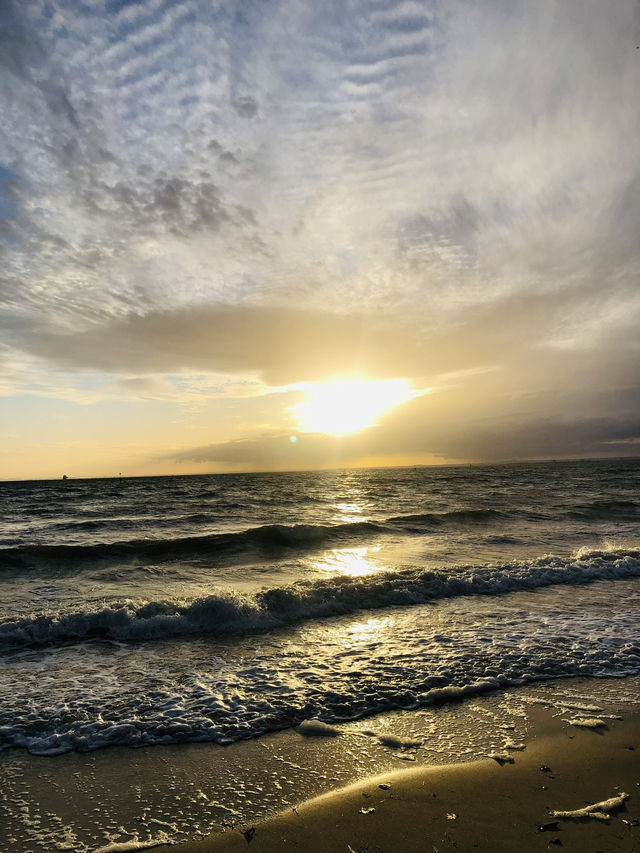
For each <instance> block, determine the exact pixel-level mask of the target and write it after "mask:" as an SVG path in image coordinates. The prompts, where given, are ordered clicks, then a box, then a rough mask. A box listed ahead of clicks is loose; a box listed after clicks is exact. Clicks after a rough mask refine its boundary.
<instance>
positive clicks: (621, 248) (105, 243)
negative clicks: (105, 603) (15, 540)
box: [0, 0, 640, 467]
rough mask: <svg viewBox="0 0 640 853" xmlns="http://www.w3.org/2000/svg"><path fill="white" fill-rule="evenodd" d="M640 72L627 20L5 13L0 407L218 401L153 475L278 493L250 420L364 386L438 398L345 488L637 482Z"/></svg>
mask: <svg viewBox="0 0 640 853" xmlns="http://www.w3.org/2000/svg"><path fill="white" fill-rule="evenodd" d="M639 44H640V6H639V4H638V3H637V2H636V0H613V2H611V3H602V2H600V0H565V2H550V0H541V2H528V0H527V2H524V0H515V2H513V0H511V1H510V2H507V0H503V2H500V0H491V1H490V2H486V3H482V4H476V3H471V2H458V0H451V2H446V3H445V2H422V0H420V1H419V0H400V2H378V1H377V0H376V2H359V0H352V2H338V0H336V2H327V3H311V2H307V0H304V2H303V0H298V2H294V0H266V2H263V3H254V2H242V0H236V2H215V0H212V2H204V0H139V2H122V0H117V2H116V0H59V1H58V2H52V1H51V0H28V2H20V0H5V2H3V3H2V4H0V114H1V115H2V130H3V133H2V135H0V249H1V251H2V259H3V262H2V266H1V268H0V335H1V339H2V348H1V350H0V352H1V353H2V363H1V364H0V382H1V387H2V391H3V394H4V395H5V397H4V402H3V403H2V405H3V407H4V406H5V405H6V407H7V411H10V412H11V413H13V412H14V411H17V410H18V409H19V408H20V406H21V405H22V403H21V400H22V399H23V398H24V397H25V396H28V395H33V394H38V395H41V396H42V397H43V399H53V398H55V397H56V396H59V397H60V398H61V399H65V400H67V401H69V404H70V405H80V404H82V403H83V402H90V403H91V405H93V406H96V405H98V406H99V405H101V403H102V402H104V401H113V400H114V399H122V400H124V401H128V402H129V403H131V405H133V404H134V402H133V401H135V400H137V401H138V402H137V405H144V400H145V399H146V397H145V395H148V394H149V393H150V389H160V391H158V393H160V394H165V397H166V398H167V399H170V400H171V403H172V405H174V406H175V407H176V408H177V409H179V408H180V407H181V406H183V405H188V406H190V407H193V406H194V394H195V392H196V391H194V389H196V390H197V388H201V386H202V382H203V379H202V377H203V376H207V375H211V376H212V377H213V376H215V377H218V378H219V377H221V376H226V377H227V378H228V379H227V381H228V382H229V383H231V384H233V383H234V382H236V381H237V382H238V383H240V385H239V386H238V387H240V386H241V387H242V388H243V390H242V393H241V394H239V396H238V407H239V409H238V411H240V410H242V417H240V416H239V420H240V422H241V425H240V426H238V423H237V422H236V421H234V422H232V421H231V420H230V421H229V424H228V428H226V432H225V429H223V427H222V425H223V419H222V414H221V415H220V419H219V429H218V431H217V433H216V440H215V441H214V442H213V445H209V444H207V442H206V441H205V442H201V443H200V444H196V445H194V449H192V450H190V449H189V440H188V438H187V437H185V438H184V439H183V440H182V441H181V440H180V437H179V435H178V434H177V433H176V434H174V435H172V437H171V440H170V441H169V439H167V442H168V445H167V454H168V455H170V456H171V457H172V458H174V459H177V460H178V461H179V462H186V461H192V462H197V461H199V460H200V461H202V462H205V461H220V462H222V463H225V464H227V463H229V464H231V462H233V464H236V462H237V464H238V465H241V464H242V465H244V464H246V465H257V466H260V467H264V466H265V465H268V459H269V458H270V454H273V458H274V459H275V458H276V457H277V456H278V453H279V452H280V451H277V452H276V450H275V448H276V447H279V448H280V447H281V446H282V445H281V443H279V442H280V436H281V435H284V434H286V432H287V429H288V424H287V423H286V418H284V416H283V418H282V419H281V421H280V422H279V421H278V418H277V407H278V406H280V408H282V407H283V405H284V404H285V402H286V401H288V400H289V396H288V395H287V394H285V393H282V392H281V391H279V392H278V393H277V394H274V395H273V397H272V402H271V409H270V411H269V412H268V417H267V415H266V414H265V413H264V412H262V411H261V414H260V418H258V416H257V414H255V415H254V414H253V413H252V411H251V408H250V403H249V402H248V400H250V398H251V396H252V393H253V394H255V395H256V397H257V396H260V397H261V398H264V395H265V394H268V392H269V389H270V388H274V389H275V388H282V386H287V385H291V384H294V383H304V382H312V381H316V380H319V379H322V378H325V377H327V376H330V375H333V374H337V373H340V372H352V371H360V372H361V373H363V374H365V375H368V376H370V377H373V378H387V377H407V378H409V379H411V380H412V381H413V382H414V383H415V385H416V387H427V386H428V387H430V388H432V393H431V394H429V395H428V396H426V397H421V398H419V399H417V400H414V401H413V402H411V403H407V404H405V405H404V406H402V407H400V408H399V409H397V410H395V411H394V412H391V413H389V414H388V415H387V416H386V417H385V418H384V419H383V421H382V423H381V425H380V426H379V427H378V428H375V429H373V430H369V431H367V432H365V433H362V434H361V435H360V436H358V437H352V438H350V439H348V440H343V441H342V442H341V447H342V450H341V451H340V454H341V455H340V459H347V460H348V459H355V458H368V457H372V456H380V457H384V456H388V455H392V454H394V453H399V452H401V453H402V454H404V455H406V454H411V453H414V454H416V456H419V455H420V454H423V455H428V454H435V455H441V456H443V457H444V458H448V459H456V458H460V459H482V458H487V459H488V458H507V457H509V458H513V457H528V456H542V455H549V456H561V455H565V454H566V455H568V454H580V455H589V454H591V453H598V454H599V453H604V452H620V453H624V452H635V451H636V450H637V447H638V445H637V444H636V443H635V440H636V439H638V437H639V436H640V426H639V423H638V422H639V420H640V405H639V398H638V387H640V369H639V365H640V358H639V341H640V339H639V338H638V334H637V328H638V322H639V321H640V286H639V284H640V282H639V276H640V241H639V240H638V234H640V153H639V152H640V144H639V142H640V111H638V108H637V92H638V91H640V49H638V45H639ZM216 382H217V383H218V384H217V385H216V388H218V387H221V386H220V382H218V380H216ZM242 383H244V385H243V384H242ZM252 383H253V385H252ZM214 384H215V383H214ZM223 385H224V383H223ZM229 387H230V385H229V386H228V385H224V388H223V390H222V392H220V393H221V394H222V395H223V396H224V397H225V399H226V400H228V398H229V394H230V393H232V392H230V391H229ZM252 387H253V389H254V390H253V392H252V391H251V388H252ZM167 388H171V389H172V390H171V393H169V392H168V391H167V390H166V389H167ZM162 389H165V390H162ZM247 389H249V390H247ZM198 393H200V392H198ZM216 393H218V392H217V391H216V390H215V389H214V390H212V392H211V394H212V396H213V397H214V398H215V395H216ZM137 394H138V397H137V396H136V395H137ZM167 395H168V396H167ZM263 403H264V400H263ZM256 405H257V404H256ZM261 405H263V404H261ZM80 409H82V406H80ZM225 412H227V409H225ZM120 416H121V417H126V416H127V415H126V413H124V414H123V412H121V413H120ZM225 417H226V415H225ZM254 419H255V423H253V420H254ZM265 421H268V426H265ZM76 422H77V428H78V431H79V434H80V433H81V432H82V418H81V417H80V416H78V418H77V421H76ZM252 423H253V426H252ZM274 442H275V443H274ZM314 442H315V443H314ZM301 444H302V443H301ZM312 444H313V448H314V449H312ZM169 445H170V446H169ZM176 446H182V447H183V448H185V449H184V450H180V451H174V450H172V448H174V447H176ZM334 446H335V441H333V440H329V439H325V438H322V437H318V438H317V440H316V439H314V441H313V442H312V441H311V440H309V441H308V442H307V447H308V455H307V456H306V457H305V456H304V448H302V447H296V448H295V452H296V453H298V457H299V462H300V464H301V465H304V463H305V459H306V461H307V463H308V464H309V465H315V464H323V463H322V459H324V458H325V457H326V456H327V455H331V453H335V452H336V451H335V447H334ZM331 447H334V449H333V450H331ZM344 448H347V450H345V449H344ZM399 448H400V449H401V450H399ZM287 452H288V453H291V452H293V449H292V448H288V449H287ZM265 460H267V461H265ZM230 461H231V462H230ZM285 462H286V460H285ZM285 462H283V464H285Z"/></svg>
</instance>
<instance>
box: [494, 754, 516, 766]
mask: <svg viewBox="0 0 640 853" xmlns="http://www.w3.org/2000/svg"><path fill="white" fill-rule="evenodd" d="M489 758H493V760H494V761H497V762H498V764H499V765H500V766H502V765H503V764H515V759H514V757H513V756H512V755H509V753H508V752H492V753H490V754H489Z"/></svg>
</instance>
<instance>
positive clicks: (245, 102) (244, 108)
mask: <svg viewBox="0 0 640 853" xmlns="http://www.w3.org/2000/svg"><path fill="white" fill-rule="evenodd" d="M232 104H233V108H234V110H235V111H236V112H237V113H238V115H239V116H242V118H253V117H254V116H255V114H256V113H257V112H258V104H257V102H256V101H255V100H254V99H253V98H252V97H251V95H244V96H243V97H241V98H236V99H235V101H232Z"/></svg>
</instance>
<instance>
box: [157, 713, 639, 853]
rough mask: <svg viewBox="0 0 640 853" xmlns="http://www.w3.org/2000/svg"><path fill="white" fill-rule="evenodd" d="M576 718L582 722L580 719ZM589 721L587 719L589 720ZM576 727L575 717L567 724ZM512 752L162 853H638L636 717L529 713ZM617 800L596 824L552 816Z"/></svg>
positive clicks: (344, 794) (405, 778) (359, 791)
mask: <svg viewBox="0 0 640 853" xmlns="http://www.w3.org/2000/svg"><path fill="white" fill-rule="evenodd" d="M582 716H583V717H584V716H585V715H584V714H582ZM593 716H594V715H591V717H592V718H593ZM576 718H577V717H576ZM530 722H531V728H530V733H529V737H528V739H527V743H526V748H525V749H524V750H516V749H512V750H510V751H507V752H506V753H505V758H510V759H511V760H512V762H513V763H511V760H510V761H504V762H503V761H502V760H501V761H498V760H495V759H484V760H481V761H476V762H471V763H465V764H456V765H449V766H446V767H431V768H430V767H422V766H421V767H417V768H415V769H413V768H412V769H409V770H400V771H397V772H395V773H393V772H390V773H384V774H382V775H379V776H377V777H372V778H368V779H366V780H364V781H359V782H357V783H355V784H353V785H350V786H348V787H346V788H344V789H341V790H338V791H334V792H331V793H328V794H325V795H323V796H320V797H317V798H315V799H312V800H310V801H307V802H304V803H301V804H299V805H298V806H296V807H295V808H289V809H287V810H286V811H284V812H282V813H281V814H279V815H276V816H275V817H272V818H270V819H267V820H265V821H263V822H259V823H255V824H245V825H242V826H240V827H237V828H235V829H234V830H231V831H227V832H225V833H223V834H219V835H214V836H211V837H210V838H209V839H206V840H204V841H200V842H192V843H186V844H180V845H175V846H172V847H171V848H169V847H166V848H157V849H159V850H161V851H167V853H168V851H169V850H171V851H172V853H232V851H233V852H234V853H235V851H243V853H245V851H251V853H277V851H308V853H337V852H338V851H344V853H434V851H436V853H445V851H478V853H500V851H504V853H507V852H508V853H516V852H517V853H525V851H547V850H555V849H562V850H563V851H575V853H587V851H593V853H596V851H606V853H612V851H624V853H632V851H638V850H640V826H639V825H638V820H639V819H640V761H639V759H640V714H639V713H638V712H637V711H636V712H627V713H625V715H624V719H622V720H613V719H606V720H604V721H603V722H605V725H604V726H598V727H597V728H593V729H591V728H580V727H576V726H573V725H569V724H568V723H567V722H566V721H563V720H562V719H560V718H559V717H557V716H553V715H552V713H551V711H550V710H548V709H544V708H541V707H535V706H534V707H532V709H531V714H530ZM622 794H627V795H628V799H626V798H625V799H624V802H623V803H622V805H621V806H616V805H615V804H614V806H613V807H612V808H609V811H608V813H609V814H610V817H609V819H608V820H604V819H598V818H594V817H582V818H579V817H578V818H570V817H557V816H554V815H553V814H552V811H553V810H561V811H568V810H575V809H582V808H584V807H585V806H588V805H589V804H593V803H598V802H601V801H604V800H609V799H611V798H621V795H622Z"/></svg>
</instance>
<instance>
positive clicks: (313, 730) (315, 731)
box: [296, 720, 342, 737]
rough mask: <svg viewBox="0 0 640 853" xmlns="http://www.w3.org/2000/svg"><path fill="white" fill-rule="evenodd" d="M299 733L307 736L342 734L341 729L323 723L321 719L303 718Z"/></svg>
mask: <svg viewBox="0 0 640 853" xmlns="http://www.w3.org/2000/svg"><path fill="white" fill-rule="evenodd" d="M296 731H297V732H298V734H301V735H305V736H311V737H314V736H318V735H319V736H322V737H337V736H338V735H340V734H342V732H341V731H340V729H337V728H336V727H335V726H330V725H329V724H328V723H323V722H322V721H321V720H303V721H302V722H301V723H300V725H299V726H298V727H297V729H296Z"/></svg>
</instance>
